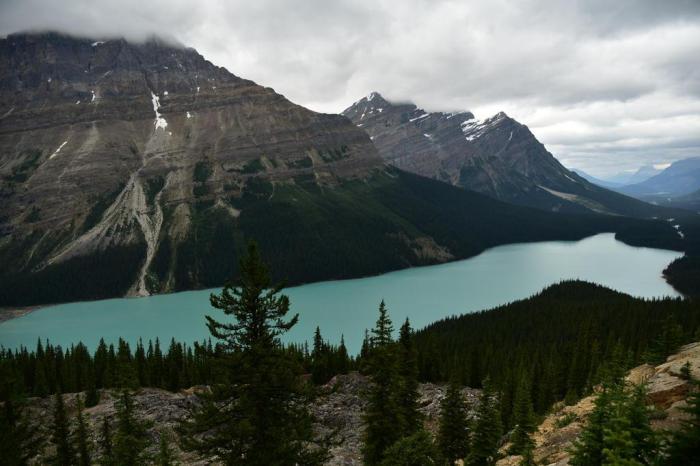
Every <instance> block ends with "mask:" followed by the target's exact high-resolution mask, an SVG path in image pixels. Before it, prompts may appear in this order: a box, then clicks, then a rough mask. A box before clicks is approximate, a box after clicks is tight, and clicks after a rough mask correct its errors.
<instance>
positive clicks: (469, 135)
mask: <svg viewBox="0 0 700 466" xmlns="http://www.w3.org/2000/svg"><path fill="white" fill-rule="evenodd" d="M507 117H508V115H506V114H505V113H503V112H498V113H497V114H496V115H494V116H492V117H491V118H487V119H485V120H477V119H475V118H474V117H471V118H469V119H467V120H464V121H463V122H462V123H461V126H462V133H464V135H465V136H466V139H467V141H473V140H475V139H478V138H480V137H481V136H483V135H484V134H485V133H486V132H487V131H488V130H489V129H490V128H492V127H494V126H496V125H497V124H498V123H500V122H501V120H503V119H504V118H507ZM510 137H511V138H512V137H513V133H512V132H511V134H510ZM508 140H509V141H510V138H509V139H508Z"/></svg>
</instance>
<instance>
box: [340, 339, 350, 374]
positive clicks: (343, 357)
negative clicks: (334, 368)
mask: <svg viewBox="0 0 700 466" xmlns="http://www.w3.org/2000/svg"><path fill="white" fill-rule="evenodd" d="M338 361H339V364H338V373H339V374H347V373H348V370H349V369H350V357H349V356H348V349H347V348H346V347H345V335H341V336H340V346H338Z"/></svg>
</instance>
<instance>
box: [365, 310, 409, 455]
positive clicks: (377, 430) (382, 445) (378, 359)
mask: <svg viewBox="0 0 700 466" xmlns="http://www.w3.org/2000/svg"><path fill="white" fill-rule="evenodd" d="M392 331H393V327H392V323H391V319H389V316H388V313H387V310H386V306H385V304H384V301H382V302H381V304H380V305H379V318H378V319H377V323H376V325H375V327H374V329H372V339H371V342H372V351H371V354H370V356H369V359H368V361H367V363H368V364H367V366H368V371H369V375H370V376H371V377H372V382H373V385H372V388H371V389H370V391H369V400H368V401H369V404H368V406H367V409H366V411H365V416H364V417H365V423H366V428H365V438H364V446H363V448H362V454H363V457H364V461H365V464H366V465H367V466H375V465H378V464H380V463H381V461H382V460H383V459H384V454H385V452H386V450H387V449H388V448H389V447H391V446H392V445H393V444H394V443H395V442H396V441H398V440H399V439H400V438H401V429H400V426H401V425H402V422H403V419H402V418H401V410H400V407H399V406H398V403H397V400H396V398H397V392H398V373H397V367H396V351H395V348H394V345H393V339H392V335H391V334H392Z"/></svg>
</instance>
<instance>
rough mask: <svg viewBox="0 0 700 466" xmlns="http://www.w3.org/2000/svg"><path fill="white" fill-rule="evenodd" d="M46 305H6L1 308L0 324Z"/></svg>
mask: <svg viewBox="0 0 700 466" xmlns="http://www.w3.org/2000/svg"><path fill="white" fill-rule="evenodd" d="M43 307H46V306H45V305H36V306H27V307H6V308H0V324H2V323H4V322H7V321H8V320H12V319H17V318H18V317H22V316H26V315H27V314H29V313H32V312H34V311H38V310H39V309H41V308H43Z"/></svg>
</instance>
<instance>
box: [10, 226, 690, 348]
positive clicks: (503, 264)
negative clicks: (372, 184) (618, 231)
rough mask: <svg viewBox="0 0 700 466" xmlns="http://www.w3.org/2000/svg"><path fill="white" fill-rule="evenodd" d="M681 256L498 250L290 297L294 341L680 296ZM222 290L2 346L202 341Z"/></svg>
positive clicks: (82, 318)
mask: <svg viewBox="0 0 700 466" xmlns="http://www.w3.org/2000/svg"><path fill="white" fill-rule="evenodd" d="M681 255H682V254H681V253H678V252H675V251H667V250H661V249H650V248H637V247H631V246H627V245H625V244H623V243H621V242H619V241H616V240H615V238H614V235H613V234H607V233H605V234H599V235H595V236H591V237H589V238H585V239H583V240H581V241H548V242H539V243H522V244H511V245H506V246H499V247H496V248H493V249H489V250H487V251H485V252H483V253H482V254H480V255H478V256H476V257H472V258H470V259H465V260H461V261H457V262H452V263H448V264H442V265H435V266H428V267H416V268H411V269H406V270H401V271H398V272H391V273H386V274H383V275H378V276H374V277H368V278H361V279H353V280H339V281H327V282H319V283H312V284H307V285H301V286H297V287H292V288H287V289H286V290H285V291H284V293H285V294H287V295H288V296H289V298H290V301H291V305H292V311H293V312H298V313H299V315H300V321H299V324H297V326H296V327H295V328H294V329H293V330H292V331H291V332H290V333H289V335H288V337H287V338H286V340H287V341H297V342H303V341H306V340H308V341H311V338H312V335H313V331H314V329H315V328H316V326H317V325H318V326H320V328H321V333H322V334H323V336H324V337H325V338H327V339H329V340H330V341H331V342H334V343H337V342H338V341H339V340H340V336H341V333H342V334H344V335H345V342H346V344H347V346H348V349H349V350H350V351H351V352H352V353H355V352H357V351H358V350H359V347H360V345H361V343H362V338H363V335H364V329H365V328H368V327H372V325H373V324H374V321H375V320H376V317H377V307H378V304H379V302H380V301H381V300H382V299H384V300H385V302H386V305H387V308H388V309H389V313H390V316H391V318H392V319H393V321H394V323H395V326H396V327H398V326H399V325H400V323H401V322H402V321H403V320H404V319H405V318H406V317H409V318H410V319H411V322H412V324H413V326H414V328H420V327H423V326H425V325H427V324H429V323H431V322H434V321H436V320H438V319H441V318H443V317H446V316H450V315H455V314H463V313H468V312H474V311H477V310H482V309H488V308H491V307H494V306H497V305H500V304H505V303H508V302H511V301H514V300H518V299H522V298H526V297H528V296H531V295H532V294H534V293H536V292H538V291H540V290H541V289H542V288H544V287H546V286H547V285H551V284H553V283H557V282H559V281H561V280H564V279H574V278H578V279H582V280H587V281H590V282H595V283H599V284H601V285H605V286H607V287H610V288H613V289H615V290H619V291H622V292H625V293H628V294H631V295H633V296H639V297H645V298H652V297H661V296H678V293H677V292H675V291H674V289H673V288H672V287H671V286H670V285H668V284H667V283H666V282H665V281H664V279H663V277H662V275H661V273H662V271H663V269H664V268H665V267H666V266H667V265H668V264H669V263H670V262H671V261H672V260H673V259H675V258H676V257H680V256H681ZM216 291H218V290H217V289H215V290H199V291H188V292H181V293H173V294H167V295H158V296H151V297H146V298H123V299H108V300H102V301H91V302H77V303H67V304H60V305H55V306H50V307H45V308H42V309H39V310H37V311H35V312H32V313H29V314H27V315H25V316H22V317H20V318H17V319H12V320H9V321H6V322H4V323H2V324H0V345H2V346H4V347H5V348H16V347H18V346H20V345H25V346H29V347H34V346H35V345H36V341H37V338H41V339H42V340H45V339H46V338H48V339H49V340H50V341H51V342H52V343H54V344H60V345H62V346H64V347H66V346H68V345H70V344H71V343H76V342H78V341H82V342H83V343H85V344H86V345H88V347H90V348H94V347H95V346H96V345H97V343H98V341H99V338H100V337H104V338H105V340H106V341H108V342H110V341H112V342H116V341H117V339H118V338H119V337H120V336H121V337H124V338H125V339H127V340H128V341H130V342H135V341H137V340H138V338H139V337H141V338H143V339H144V341H147V340H148V339H155V338H156V337H159V338H160V340H161V342H163V341H166V342H168V341H169V340H170V339H171V338H172V337H175V339H177V340H180V341H186V342H193V341H201V340H202V339H204V338H208V336H209V335H208V332H207V329H206V327H205V325H204V315H206V314H209V315H212V316H216V317H217V318H219V317H223V314H222V315H218V314H220V312H219V311H217V310H215V309H212V308H211V307H210V305H209V299H208V297H209V294H210V293H211V292H216Z"/></svg>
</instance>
